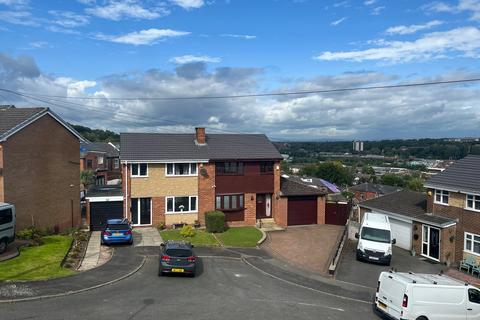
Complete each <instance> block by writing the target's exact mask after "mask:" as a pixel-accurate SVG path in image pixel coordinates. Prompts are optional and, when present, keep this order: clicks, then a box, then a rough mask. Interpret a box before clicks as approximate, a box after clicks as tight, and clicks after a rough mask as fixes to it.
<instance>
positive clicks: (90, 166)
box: [87, 160, 93, 169]
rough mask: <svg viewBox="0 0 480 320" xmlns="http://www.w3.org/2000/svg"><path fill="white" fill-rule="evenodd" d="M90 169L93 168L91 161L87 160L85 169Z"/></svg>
mask: <svg viewBox="0 0 480 320" xmlns="http://www.w3.org/2000/svg"><path fill="white" fill-rule="evenodd" d="M92 168H93V161H92V160H87V169H92Z"/></svg>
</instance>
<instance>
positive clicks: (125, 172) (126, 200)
mask: <svg viewBox="0 0 480 320" xmlns="http://www.w3.org/2000/svg"><path fill="white" fill-rule="evenodd" d="M121 168H122V192H123V205H124V208H123V215H124V218H127V219H128V220H130V221H132V214H131V213H130V195H131V194H132V181H131V177H130V174H129V172H130V170H129V165H128V164H123V165H122V166H121ZM127 185H128V186H127ZM125 212H126V213H125ZM125 215H126V216H125Z"/></svg>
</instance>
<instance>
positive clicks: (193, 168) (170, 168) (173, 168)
mask: <svg viewBox="0 0 480 320" xmlns="http://www.w3.org/2000/svg"><path fill="white" fill-rule="evenodd" d="M165 175H166V176H196V175H197V164H196V163H167V165H166V166H165Z"/></svg>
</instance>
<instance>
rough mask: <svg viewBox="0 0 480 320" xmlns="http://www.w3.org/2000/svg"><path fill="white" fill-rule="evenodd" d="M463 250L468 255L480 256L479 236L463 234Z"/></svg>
mask: <svg viewBox="0 0 480 320" xmlns="http://www.w3.org/2000/svg"><path fill="white" fill-rule="evenodd" d="M463 250H464V251H466V252H469V253H473V254H477V255H480V235H478V234H473V233H469V232H465V239H464V247H463Z"/></svg>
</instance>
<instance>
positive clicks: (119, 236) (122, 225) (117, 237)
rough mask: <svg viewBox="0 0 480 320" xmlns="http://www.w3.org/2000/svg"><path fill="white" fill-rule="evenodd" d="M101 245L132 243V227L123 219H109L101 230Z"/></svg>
mask: <svg viewBox="0 0 480 320" xmlns="http://www.w3.org/2000/svg"><path fill="white" fill-rule="evenodd" d="M100 241H101V244H106V245H109V244H114V243H128V244H132V243H133V234H132V226H131V225H130V223H129V222H128V220H125V219H110V220H107V224H106V225H105V227H104V228H103V230H102V234H101V237H100Z"/></svg>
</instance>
